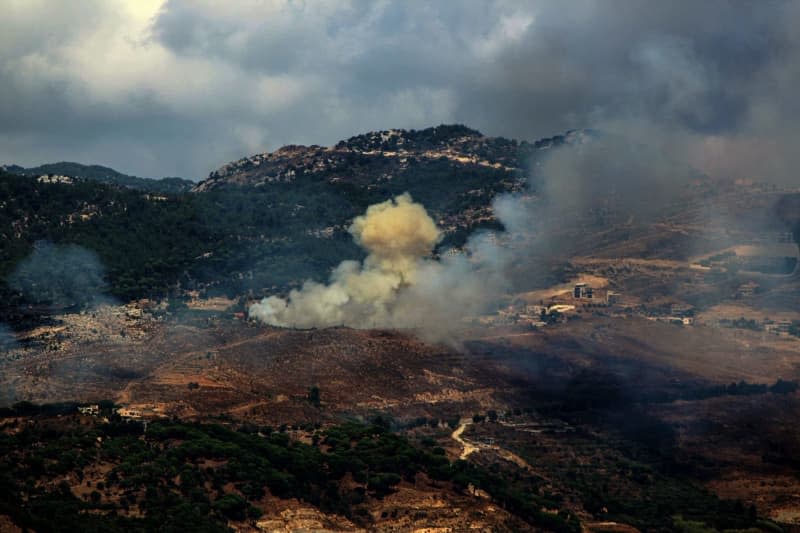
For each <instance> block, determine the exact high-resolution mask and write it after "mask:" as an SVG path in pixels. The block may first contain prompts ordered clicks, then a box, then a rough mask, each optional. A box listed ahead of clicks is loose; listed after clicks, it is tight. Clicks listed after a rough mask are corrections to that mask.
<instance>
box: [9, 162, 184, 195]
mask: <svg viewBox="0 0 800 533" xmlns="http://www.w3.org/2000/svg"><path fill="white" fill-rule="evenodd" d="M0 170H4V171H5V172H8V173H10V174H17V175H19V176H32V177H37V178H38V177H41V178H42V179H45V178H50V179H51V180H52V178H53V177H55V178H56V179H58V177H59V176H63V177H66V178H77V179H82V180H88V181H96V182H98V183H105V184H107V185H116V186H119V187H127V188H130V189H137V190H140V191H147V192H151V193H160V194H179V193H182V192H186V191H188V190H189V189H191V187H192V186H193V185H194V183H193V182H192V181H190V180H187V179H184V178H175V177H169V178H160V179H150V178H139V177H137V176H129V175H127V174H123V173H121V172H117V171H116V170H114V169H113V168H108V167H104V166H101V165H82V164H81V163H72V162H67V161H62V162H59V163H47V164H45V165H39V166H38V167H29V168H24V167H21V166H19V165H3V166H2V167H0Z"/></svg>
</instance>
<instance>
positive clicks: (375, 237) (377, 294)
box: [250, 194, 441, 327]
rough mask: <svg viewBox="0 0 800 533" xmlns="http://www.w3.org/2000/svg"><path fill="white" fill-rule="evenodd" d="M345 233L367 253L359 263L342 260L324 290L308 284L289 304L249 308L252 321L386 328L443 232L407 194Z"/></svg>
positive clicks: (268, 301)
mask: <svg viewBox="0 0 800 533" xmlns="http://www.w3.org/2000/svg"><path fill="white" fill-rule="evenodd" d="M349 231H350V233H351V234H352V235H353V238H354V239H355V241H356V242H357V243H358V244H359V245H361V246H362V247H363V248H364V249H365V250H367V252H368V253H369V255H368V256H367V258H366V259H365V260H364V262H363V263H362V264H359V263H358V262H356V261H343V262H342V263H341V264H340V265H339V266H338V267H337V268H336V269H334V271H333V273H332V274H331V280H330V283H329V284H328V285H322V284H320V283H317V282H314V281H307V282H306V283H305V284H304V285H303V288H302V289H301V290H294V291H292V292H291V293H290V294H289V298H288V300H284V299H282V298H278V297H275V296H270V297H269V298H265V299H264V300H262V301H261V302H260V303H257V304H254V305H252V306H251V307H250V316H252V317H254V318H257V319H259V320H261V321H263V322H265V323H267V324H272V325H276V326H292V327H310V326H321V327H324V326H335V325H349V326H355V327H364V326H370V325H381V326H383V325H390V324H391V323H392V320H391V314H392V304H393V303H394V302H395V300H396V298H397V294H398V292H399V291H400V290H401V289H403V288H405V287H409V286H411V285H414V284H415V283H416V282H417V275H418V270H419V267H420V263H421V262H422V261H423V260H424V258H425V257H426V256H429V255H430V254H431V252H432V251H433V248H434V246H436V244H437V243H438V242H439V240H440V239H441V233H440V232H439V229H438V228H437V227H436V224H435V223H434V222H433V220H432V219H431V217H430V216H428V213H427V212H426V211H425V208H424V207H422V206H421V205H420V204H416V203H414V202H413V201H412V199H411V196H409V195H408V194H404V195H402V196H398V197H397V198H395V199H394V200H388V201H386V202H383V203H380V204H376V205H373V206H370V207H369V208H368V209H367V212H366V214H364V215H363V216H360V217H357V218H356V219H355V220H354V221H353V223H352V225H351V226H350V228H349Z"/></svg>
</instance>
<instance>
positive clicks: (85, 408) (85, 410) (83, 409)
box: [78, 403, 100, 416]
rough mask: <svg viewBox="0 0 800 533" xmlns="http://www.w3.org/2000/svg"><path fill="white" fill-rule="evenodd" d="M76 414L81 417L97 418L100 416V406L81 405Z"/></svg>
mask: <svg viewBox="0 0 800 533" xmlns="http://www.w3.org/2000/svg"><path fill="white" fill-rule="evenodd" d="M78 412H79V413H80V414H82V415H87V416H97V415H99V414H100V406H99V405H97V404H96V403H94V404H91V405H81V406H79V407H78Z"/></svg>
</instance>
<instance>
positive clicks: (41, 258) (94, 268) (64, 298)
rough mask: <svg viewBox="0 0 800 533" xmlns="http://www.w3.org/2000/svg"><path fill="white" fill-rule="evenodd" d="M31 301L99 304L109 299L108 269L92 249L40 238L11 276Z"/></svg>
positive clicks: (62, 305)
mask: <svg viewBox="0 0 800 533" xmlns="http://www.w3.org/2000/svg"><path fill="white" fill-rule="evenodd" d="M8 283H9V285H10V286H11V287H12V288H13V289H15V290H17V291H19V292H20V293H22V295H23V297H24V298H25V300H26V301H28V302H29V303H35V304H45V305H52V306H57V307H70V306H86V305H97V304H100V303H103V302H105V301H107V300H108V298H107V296H106V282H105V269H104V268H103V264H102V262H101V261H100V258H99V257H98V256H97V254H96V253H94V252H93V251H91V250H88V249H86V248H84V247H82V246H78V245H75V244H64V245H56V244H53V243H51V242H47V241H38V242H36V243H35V245H34V250H33V252H31V254H30V255H29V256H28V257H26V258H25V259H23V260H22V261H20V262H19V264H18V265H17V267H16V269H15V270H14V272H13V273H12V274H11V276H10V277H9V280H8Z"/></svg>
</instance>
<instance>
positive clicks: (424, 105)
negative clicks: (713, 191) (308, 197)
mask: <svg viewBox="0 0 800 533" xmlns="http://www.w3.org/2000/svg"><path fill="white" fill-rule="evenodd" d="M0 13H1V14H2V16H0V20H2V26H3V28H2V31H0V163H5V164H10V163H16V164H21V165H24V166H32V165H36V164H42V163H47V162H55V161H61V160H66V161H78V162H82V163H87V164H88V163H95V164H102V165H107V166H111V167H113V168H115V169H117V170H119V171H121V172H125V173H129V174H134V175H139V176H147V177H160V176H182V177H186V178H189V179H193V180H199V179H203V178H205V177H206V176H207V175H208V173H209V172H210V171H212V170H214V169H215V168H217V167H219V166H221V165H223V164H224V163H226V162H228V161H231V160H234V159H238V158H240V157H245V156H248V155H252V154H255V153H261V152H265V151H271V150H274V149H276V148H279V147H280V146H282V145H285V144H290V143H294V144H321V145H330V144H333V143H335V142H336V141H338V140H340V139H345V138H347V137H350V136H353V135H357V134H359V133H364V132H367V131H374V130H383V129H390V128H416V129H420V128H425V127H429V126H434V125H438V124H441V123H462V124H466V125H468V126H470V127H473V128H477V129H479V130H480V131H482V132H483V133H485V134H487V135H502V136H505V137H512V138H517V139H527V140H536V139H538V138H541V137H549V136H552V135H555V134H558V133H562V132H564V131H565V130H568V129H572V128H585V127H591V128H600V129H603V130H607V131H613V132H616V133H619V134H620V135H623V136H625V137H626V138H633V139H635V140H637V141H639V142H648V143H652V144H657V145H659V146H663V147H666V149H669V150H675V152H676V153H680V154H682V155H683V156H685V158H687V159H688V160H690V162H691V163H692V164H694V165H696V166H698V167H700V168H701V169H702V170H704V171H707V172H709V173H718V174H730V175H733V176H736V177H754V178H768V179H770V180H773V181H781V182H784V183H790V184H791V183H798V182H800V179H798V177H797V176H796V175H795V169H796V168H797V167H798V164H800V155H799V154H798V152H800V151H798V150H797V149H796V147H797V146H798V141H800V130H798V126H797V125H798V124H800V121H799V119H800V98H798V97H797V96H796V94H797V92H798V91H797V88H798V82H800V31H799V30H800V3H796V2H795V3H789V2H780V1H764V2H752V1H739V2H737V1H722V0H704V1H702V2H697V1H696V0H671V1H669V2H661V1H650V2H645V1H644V0H605V1H588V0H572V1H570V2H556V1H550V0H543V1H533V0H520V1H513V0H486V1H479V0H463V1H455V0H453V1H441V2H422V1H415V0H397V1H392V0H374V1H373V0H325V1H323V0H319V1H289V0H226V1H224V2H222V1H217V2H214V1H204V0H192V1H176V0H166V1H165V0H130V1H123V0H49V1H45V0H0Z"/></svg>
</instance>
